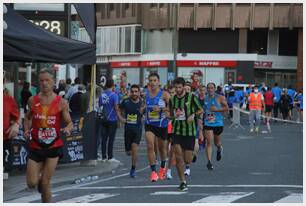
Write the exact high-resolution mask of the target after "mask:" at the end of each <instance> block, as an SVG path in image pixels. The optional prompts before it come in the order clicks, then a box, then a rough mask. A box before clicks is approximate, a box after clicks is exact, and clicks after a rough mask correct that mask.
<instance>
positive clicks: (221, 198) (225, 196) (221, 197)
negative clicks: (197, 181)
mask: <svg viewBox="0 0 306 206" xmlns="http://www.w3.org/2000/svg"><path fill="white" fill-rule="evenodd" d="M252 194H254V192H222V193H218V194H216V195H210V196H208V197H204V198H202V199H199V200H197V201H194V203H230V202H234V201H236V200H238V199H240V198H243V197H247V196H249V195H252Z"/></svg>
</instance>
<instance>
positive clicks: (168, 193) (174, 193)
mask: <svg viewBox="0 0 306 206" xmlns="http://www.w3.org/2000/svg"><path fill="white" fill-rule="evenodd" d="M186 193H187V192H180V191H157V192H153V193H151V194H150V195H183V194H186Z"/></svg>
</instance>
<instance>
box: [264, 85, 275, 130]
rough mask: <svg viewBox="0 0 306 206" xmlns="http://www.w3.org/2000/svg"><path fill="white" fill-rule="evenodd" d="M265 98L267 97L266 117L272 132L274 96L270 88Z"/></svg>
mask: <svg viewBox="0 0 306 206" xmlns="http://www.w3.org/2000/svg"><path fill="white" fill-rule="evenodd" d="M264 97H265V105H266V111H265V116H267V118H266V119H265V121H266V124H267V127H268V130H269V132H271V127H270V118H271V117H272V109H273V106H274V95H273V93H272V91H271V87H268V90H267V92H265V94H264Z"/></svg>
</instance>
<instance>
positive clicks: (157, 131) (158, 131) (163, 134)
mask: <svg viewBox="0 0 306 206" xmlns="http://www.w3.org/2000/svg"><path fill="white" fill-rule="evenodd" d="M145 131H146V132H152V133H153V134H154V135H155V136H156V137H158V138H161V139H162V140H167V138H168V128H167V127H156V126H152V125H150V124H146V125H145Z"/></svg>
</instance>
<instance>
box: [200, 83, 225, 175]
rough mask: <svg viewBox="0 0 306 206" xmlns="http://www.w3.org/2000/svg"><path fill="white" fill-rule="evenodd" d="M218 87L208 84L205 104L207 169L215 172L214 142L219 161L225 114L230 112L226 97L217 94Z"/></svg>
mask: <svg viewBox="0 0 306 206" xmlns="http://www.w3.org/2000/svg"><path fill="white" fill-rule="evenodd" d="M215 91H216V85H215V84H214V83H212V82H210V83H208V84H207V93H208V94H207V96H206V98H205V103H204V114H205V116H204V134H205V135H204V136H205V138H206V156H207V160H208V162H207V165H206V167H207V169H208V170H213V165H212V163H211V154H212V141H213V140H214V143H215V145H216V147H217V148H218V150H217V161H220V160H221V158H222V155H223V154H222V153H223V147H222V143H221V133H222V132H223V125H224V123H223V119H224V117H223V115H222V114H223V112H226V111H228V105H227V101H226V99H225V97H224V96H221V95H218V94H216V93H215Z"/></svg>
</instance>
